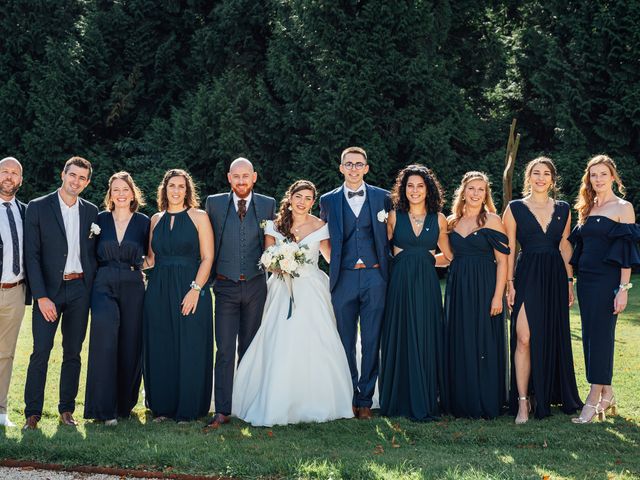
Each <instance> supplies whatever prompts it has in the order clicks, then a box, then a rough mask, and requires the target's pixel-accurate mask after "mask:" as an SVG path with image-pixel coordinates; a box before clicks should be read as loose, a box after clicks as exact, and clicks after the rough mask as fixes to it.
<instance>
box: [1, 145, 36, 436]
mask: <svg viewBox="0 0 640 480" xmlns="http://www.w3.org/2000/svg"><path fill="white" fill-rule="evenodd" d="M21 185H22V165H21V164H20V162H19V161H18V160H16V159H15V158H13V157H7V158H3V159H2V160H0V201H1V203H2V205H0V274H1V276H2V278H0V425H2V426H5V427H14V426H15V425H14V424H13V423H12V422H11V420H9V414H8V412H7V397H8V394H9V385H10V383H11V370H12V368H13V356H14V355H15V352H16V343H17V342H18V333H20V325H21V324H22V317H23V316H24V306H25V304H27V303H30V297H29V289H28V287H27V283H26V280H27V279H26V274H25V271H24V261H23V258H24V255H23V247H24V241H23V238H24V235H23V231H24V229H23V224H24V212H25V210H26V205H25V204H24V203H22V202H21V201H19V200H18V199H17V198H16V192H17V191H18V189H19V188H20V186H21Z"/></svg>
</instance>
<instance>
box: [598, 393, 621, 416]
mask: <svg viewBox="0 0 640 480" xmlns="http://www.w3.org/2000/svg"><path fill="white" fill-rule="evenodd" d="M602 403H606V404H607V406H606V407H604V408H603V407H600V410H602V411H603V412H605V413H609V415H617V414H618V404H617V402H616V397H615V395H612V396H611V398H601V399H600V404H602ZM609 410H611V412H609Z"/></svg>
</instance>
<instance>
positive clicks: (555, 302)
mask: <svg viewBox="0 0 640 480" xmlns="http://www.w3.org/2000/svg"><path fill="white" fill-rule="evenodd" d="M556 179H557V173H556V168H555V165H554V164H553V162H552V161H551V159H549V158H546V157H539V158H536V159H534V160H531V161H530V162H529V163H528V164H527V167H526V170H525V181H524V191H523V194H524V198H523V199H522V200H514V201H512V202H511V203H510V204H509V206H508V207H507V209H506V211H505V213H504V224H505V227H506V231H507V236H508V237H509V247H510V248H511V253H510V255H509V263H508V268H507V279H508V280H507V288H508V294H507V302H508V303H509V306H510V307H511V308H512V312H511V355H512V359H513V361H512V369H511V371H512V375H511V393H510V402H509V403H510V411H511V412H512V413H513V414H515V413H517V415H516V419H515V423H516V424H522V423H525V422H526V421H527V420H528V419H529V412H530V411H531V410H532V408H533V410H534V413H535V416H536V418H544V417H546V416H548V415H551V405H552V404H559V405H560V406H561V408H562V411H563V412H565V413H573V412H574V411H575V410H576V409H578V408H580V407H582V402H581V401H580V396H579V395H578V388H577V386H576V378H575V373H574V369H573V354H572V351H571V332H570V330H569V307H570V306H571V304H572V303H573V269H572V267H571V265H570V264H569V260H570V259H571V252H572V250H571V244H570V243H569V241H568V237H569V232H570V228H571V215H570V212H569V205H568V204H567V203H566V202H561V201H556V200H554V199H553V198H551V197H549V192H553V191H555V183H556ZM516 240H517V242H518V243H519V244H520V247H521V252H520V254H519V255H518V262H517V265H516V266H515V269H514V263H515V249H516ZM514 272H515V274H514ZM529 394H531V395H535V402H533V401H530V400H529Z"/></svg>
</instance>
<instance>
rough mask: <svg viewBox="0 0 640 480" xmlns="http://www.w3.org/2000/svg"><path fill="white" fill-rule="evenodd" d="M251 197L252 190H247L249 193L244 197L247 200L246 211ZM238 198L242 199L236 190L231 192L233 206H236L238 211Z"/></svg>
mask: <svg viewBox="0 0 640 480" xmlns="http://www.w3.org/2000/svg"><path fill="white" fill-rule="evenodd" d="M251 197H253V192H249V195H247V197H246V198H245V200H246V201H247V205H246V207H247V211H249V204H250V203H251ZM238 200H242V199H241V198H240V197H239V196H238V195H236V192H233V206H234V207H236V212H237V211H238Z"/></svg>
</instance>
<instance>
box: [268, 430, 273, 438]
mask: <svg viewBox="0 0 640 480" xmlns="http://www.w3.org/2000/svg"><path fill="white" fill-rule="evenodd" d="M267 436H269V437H270V438H273V432H272V431H271V430H269V431H268V432H267Z"/></svg>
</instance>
